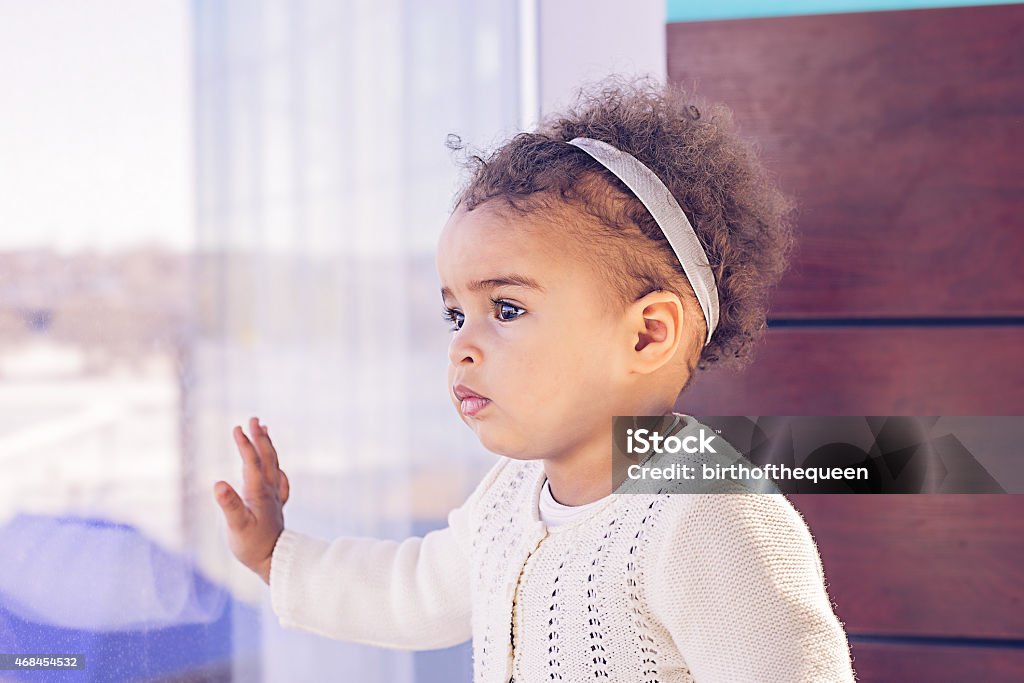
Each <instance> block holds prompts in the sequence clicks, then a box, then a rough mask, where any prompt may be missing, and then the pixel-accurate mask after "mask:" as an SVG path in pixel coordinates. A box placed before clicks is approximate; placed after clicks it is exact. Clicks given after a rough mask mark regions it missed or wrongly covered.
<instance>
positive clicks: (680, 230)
mask: <svg viewBox="0 0 1024 683" xmlns="http://www.w3.org/2000/svg"><path fill="white" fill-rule="evenodd" d="M569 144H570V145H575V146H576V147H579V148H580V149H582V150H583V151H584V152H586V153H587V154H589V155H590V156H592V157H594V158H595V159H596V160H597V161H599V162H601V164H602V165H603V166H604V167H605V168H607V169H608V170H609V171H611V172H612V173H614V174H615V176H616V177H617V178H618V179H619V180H621V181H622V182H623V183H625V184H626V187H628V188H629V189H630V190H632V191H633V194H635V195H636V197H637V199H639V200H640V201H641V202H643V205H644V206H645V207H647V210H648V211H649V212H650V213H651V215H652V216H653V217H654V220H655V222H656V223H657V224H658V227H660V228H661V231H662V232H663V233H665V238H666V239H667V240H668V243H669V246H671V247H672V251H674V252H675V254H676V258H678V259H679V264H680V265H682V267H683V272H685V273H686V277H687V279H689V281H690V286H691V287H693V293H694V294H696V295H697V301H699V302H700V308H701V310H702V311H703V312H704V319H705V320H706V321H707V323H708V336H707V340H706V341H705V342H704V346H707V345H708V344H709V343H710V342H711V333H712V332H714V331H715V327H717V326H718V288H717V287H716V286H715V274H714V273H713V272H712V271H711V264H710V263H708V255H707V254H706V253H705V252H704V248H703V247H701V245H700V240H698V239H697V233H696V232H694V230H693V226H692V225H690V221H689V220H687V218H686V214H685V213H683V210H682V209H681V208H679V203H678V202H677V201H676V198H675V197H673V196H672V193H671V192H669V190H668V188H667V187H665V183H663V182H661V179H660V178H658V176H657V175H655V173H654V171H652V170H651V169H649V168H647V167H646V166H644V165H643V164H642V163H641V162H640V160H639V159H637V158H636V157H634V156H632V155H630V154H627V153H626V152H623V151H622V150H620V149H617V148H615V147H612V146H611V145H609V144H608V143H607V142H601V141H600V140H594V139H592V138H574V139H572V140H570V141H569Z"/></svg>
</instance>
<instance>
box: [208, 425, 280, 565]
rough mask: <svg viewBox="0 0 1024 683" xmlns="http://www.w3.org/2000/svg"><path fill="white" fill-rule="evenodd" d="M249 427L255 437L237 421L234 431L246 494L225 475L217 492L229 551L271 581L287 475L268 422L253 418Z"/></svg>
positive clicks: (216, 496) (243, 487) (243, 488)
mask: <svg viewBox="0 0 1024 683" xmlns="http://www.w3.org/2000/svg"><path fill="white" fill-rule="evenodd" d="M249 431H250V433H251V434H253V439H252V441H250V440H249V438H248V437H247V436H246V435H245V432H244V431H243V430H242V428H241V427H239V426H237V425H236V426H235V428H234V430H233V431H232V435H233V436H234V437H235V445H236V446H238V453H239V455H240V456H241V457H242V495H241V496H239V495H238V493H236V492H235V490H234V489H233V488H232V487H231V485H230V484H228V483H227V482H226V481H218V482H217V483H216V484H214V486H213V493H214V498H216V500H217V504H218V505H220V508H221V510H223V512H224V518H225V520H226V521H227V525H228V547H230V548H231V552H232V553H234V555H235V557H237V558H238V561H239V562H241V563H242V564H244V565H245V566H246V567H248V568H249V569H251V570H253V571H254V572H256V573H257V574H259V576H260V578H261V579H263V581H264V582H265V583H267V584H269V583H270V558H271V556H272V555H273V553H274V546H275V545H276V544H277V539H278V537H279V536H280V535H281V532H282V531H283V530H284V504H285V503H287V502H288V492H289V484H288V475H286V474H285V473H284V470H282V469H281V467H280V464H279V463H278V460H277V451H276V450H275V449H274V444H273V443H271V441H270V435H269V434H268V433H267V427H266V425H260V423H259V420H258V419H257V418H255V417H253V418H250V419H249ZM254 444H255V445H254Z"/></svg>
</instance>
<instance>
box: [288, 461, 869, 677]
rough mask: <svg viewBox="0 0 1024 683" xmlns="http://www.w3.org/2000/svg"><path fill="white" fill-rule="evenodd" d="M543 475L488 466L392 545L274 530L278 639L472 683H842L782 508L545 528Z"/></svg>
mask: <svg viewBox="0 0 1024 683" xmlns="http://www.w3.org/2000/svg"><path fill="white" fill-rule="evenodd" d="M544 480H545V475H544V469H543V463H542V462H540V461H517V460H512V459H509V458H505V457H499V460H498V463H497V464H496V465H495V466H494V467H493V468H492V469H491V471H490V472H489V473H488V474H487V476H486V477H485V478H484V480H483V481H482V482H481V483H480V484H479V486H478V487H477V488H476V490H475V491H473V493H472V494H471V495H470V497H469V499H468V500H467V501H466V502H465V503H464V504H463V505H461V506H460V507H459V508H457V509H455V510H453V511H452V512H451V513H450V514H449V516H448V527H447V528H444V529H440V530H437V531H432V532H430V533H428V534H426V535H425V536H424V537H422V538H420V537H412V538H408V539H406V540H404V541H401V542H397V541H391V540H379V539H371V538H355V537H342V538H337V539H335V540H333V541H326V540H322V539H318V538H313V537H310V536H307V535H303V534H300V533H298V532H295V531H293V530H291V529H286V530H285V531H284V532H283V533H282V534H281V537H280V539H279V540H278V542H277V546H276V548H275V550H274V555H273V558H272V560H271V570H270V590H271V602H272V606H273V610H274V612H275V613H276V614H277V616H278V618H279V620H280V622H281V624H282V625H283V626H284V627H287V628H299V629H303V630H306V631H310V632H313V633H318V634H321V635H324V636H328V637H330V638H337V639H343V640H350V641H355V642H360V643H367V644H371V645H378V646H383V647H392V648H401V649H416V650H420V649H432V648H441V647H447V646H451V645H455V644H458V643H462V642H464V641H466V640H468V639H469V638H472V639H473V664H474V666H473V670H474V681H476V683H508V681H509V680H510V679H514V680H515V681H516V682H518V683H534V682H537V683H539V682H540V681H594V680H605V681H622V682H624V683H626V682H628V683H640V682H643V683H652V682H654V681H658V682H660V683H683V682H694V681H695V682H696V683H719V682H721V683H742V682H744V681H750V682H756V683H776V682H790V681H793V682H803V681H808V682H809V681H815V682H822V681H843V682H849V681H853V680H854V675H853V671H852V668H851V662H850V654H849V649H848V645H847V641H846V635H845V633H844V631H843V628H842V625H841V624H840V622H839V620H838V619H837V618H836V616H835V614H834V613H833V611H832V605H831V603H830V601H829V598H828V595H827V593H826V591H825V584H824V577H823V574H822V569H821V561H820V559H819V556H818V552H817V548H816V546H815V544H814V541H813V540H812V538H811V535H810V533H809V530H808V528H807V526H806V524H805V523H804V521H803V518H802V517H801V516H800V515H799V513H798V512H797V511H796V510H795V509H794V508H793V507H792V505H790V503H789V502H788V501H787V500H786V499H785V498H784V497H783V496H781V495H779V494H754V493H741V494H674V495H670V494H661V495H658V494H638V495H618V494H617V495H611V496H608V497H606V498H605V499H603V501H604V504H603V505H598V506H595V508H594V509H593V510H592V511H591V512H590V514H588V515H586V516H583V517H582V518H581V519H577V520H573V521H571V522H568V523H567V524H565V525H562V526H558V527H553V528H550V529H548V528H546V527H545V525H544V523H543V522H541V521H540V519H539V516H538V500H539V497H540V492H541V487H542V485H543V483H544Z"/></svg>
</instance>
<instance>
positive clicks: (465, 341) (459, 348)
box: [448, 320, 483, 365]
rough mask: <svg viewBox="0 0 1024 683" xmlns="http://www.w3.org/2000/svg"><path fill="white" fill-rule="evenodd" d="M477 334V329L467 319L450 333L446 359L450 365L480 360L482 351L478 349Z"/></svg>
mask: <svg viewBox="0 0 1024 683" xmlns="http://www.w3.org/2000/svg"><path fill="white" fill-rule="evenodd" d="M478 336H479V331H478V330H477V329H476V328H475V327H471V326H470V325H469V321H468V320H467V321H465V322H463V323H462V327H461V328H460V329H459V330H457V331H456V332H455V333H453V334H452V340H451V342H450V343H449V344H448V360H449V361H450V362H451V364H452V365H463V364H465V363H479V362H480V360H481V359H482V358H483V353H482V352H481V350H480V344H479V341H478V339H477V337H478Z"/></svg>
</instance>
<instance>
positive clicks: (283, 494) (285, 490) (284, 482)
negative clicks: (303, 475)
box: [277, 470, 292, 505]
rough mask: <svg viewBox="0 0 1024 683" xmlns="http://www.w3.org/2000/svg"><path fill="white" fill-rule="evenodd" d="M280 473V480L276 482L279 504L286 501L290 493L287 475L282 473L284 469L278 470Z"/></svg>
mask: <svg viewBox="0 0 1024 683" xmlns="http://www.w3.org/2000/svg"><path fill="white" fill-rule="evenodd" d="M278 472H280V473H281V480H280V481H279V482H278V487H277V495H278V496H280V498H281V505H284V504H285V503H287V502H288V496H289V495H290V494H291V490H292V485H291V483H290V482H289V481H288V475H287V474H285V473H284V470H278Z"/></svg>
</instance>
